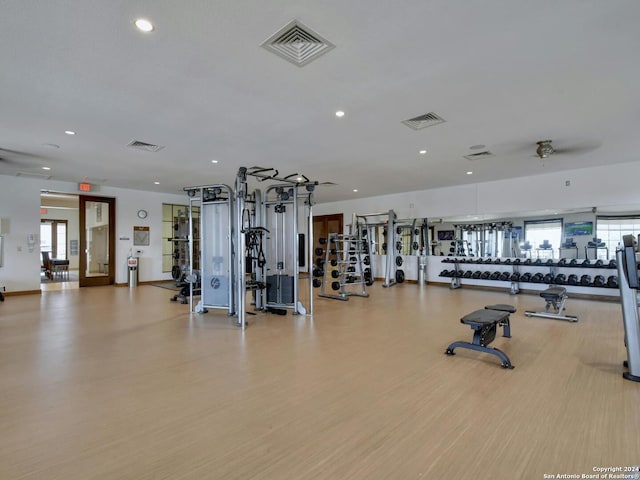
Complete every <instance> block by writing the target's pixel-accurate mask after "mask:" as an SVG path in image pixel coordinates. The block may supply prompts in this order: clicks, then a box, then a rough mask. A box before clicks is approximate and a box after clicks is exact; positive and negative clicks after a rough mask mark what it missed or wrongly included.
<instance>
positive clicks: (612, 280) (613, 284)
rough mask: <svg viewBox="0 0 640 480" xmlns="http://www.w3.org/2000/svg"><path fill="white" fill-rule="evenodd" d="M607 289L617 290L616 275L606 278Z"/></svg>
mask: <svg viewBox="0 0 640 480" xmlns="http://www.w3.org/2000/svg"><path fill="white" fill-rule="evenodd" d="M607 287H609V288H618V277H617V276H616V275H611V276H609V278H607Z"/></svg>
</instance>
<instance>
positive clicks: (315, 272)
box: [313, 267, 324, 277]
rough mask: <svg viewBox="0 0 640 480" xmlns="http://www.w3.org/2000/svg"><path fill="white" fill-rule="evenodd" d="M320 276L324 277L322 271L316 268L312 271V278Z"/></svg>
mask: <svg viewBox="0 0 640 480" xmlns="http://www.w3.org/2000/svg"><path fill="white" fill-rule="evenodd" d="M322 275H324V271H322V269H320V268H317V267H316V268H314V269H313V276H314V277H321V276H322Z"/></svg>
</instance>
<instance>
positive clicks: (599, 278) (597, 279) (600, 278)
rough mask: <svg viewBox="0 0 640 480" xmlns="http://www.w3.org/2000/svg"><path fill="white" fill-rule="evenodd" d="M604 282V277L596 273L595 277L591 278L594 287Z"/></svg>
mask: <svg viewBox="0 0 640 480" xmlns="http://www.w3.org/2000/svg"><path fill="white" fill-rule="evenodd" d="M606 284H607V282H606V280H605V279H604V275H596V276H595V278H594V279H593V286H594V287H604V286H605V285H606Z"/></svg>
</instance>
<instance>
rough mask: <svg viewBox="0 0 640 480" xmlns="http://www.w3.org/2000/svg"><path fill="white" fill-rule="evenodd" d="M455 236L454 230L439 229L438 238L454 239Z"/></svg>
mask: <svg viewBox="0 0 640 480" xmlns="http://www.w3.org/2000/svg"><path fill="white" fill-rule="evenodd" d="M455 238H456V237H455V232H454V231H453V230H438V240H441V241H442V240H454V239H455Z"/></svg>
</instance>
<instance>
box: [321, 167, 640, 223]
mask: <svg viewBox="0 0 640 480" xmlns="http://www.w3.org/2000/svg"><path fill="white" fill-rule="evenodd" d="M424 174H425V175H428V172H427V171H425V172H424ZM639 178H640V162H635V163H623V164H617V165H611V166H606V167H594V168H585V169H580V170H568V171H565V172H560V173H553V174H544V175H537V176H531V177H524V178H513V179H509V180H501V181H496V182H487V183H478V184H470V185H461V186H455V187H447V188H437V189H432V190H420V191H416V192H406V193H400V194H394V195H384V196H379V197H368V198H362V199H357V200H347V201H341V202H329V203H322V204H318V205H316V206H315V207H314V215H327V214H332V213H340V212H342V213H344V215H345V223H350V222H351V215H352V214H353V213H354V212H355V213H359V214H366V213H374V212H384V211H387V210H389V209H393V210H395V212H396V214H397V215H398V217H399V218H424V217H427V218H443V217H444V218H446V217H457V216H463V215H482V214H505V215H508V216H514V215H513V214H514V213H517V212H522V215H520V216H524V215H526V214H527V212H531V211H536V210H544V209H571V208H590V207H594V206H597V207H598V209H599V211H606V209H607V207H615V208H619V207H621V206H630V208H637V206H638V205H640V186H639V185H638V179H639ZM567 181H569V182H570V185H569V186H566V185H565V182H567ZM318 188H322V187H318Z"/></svg>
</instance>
